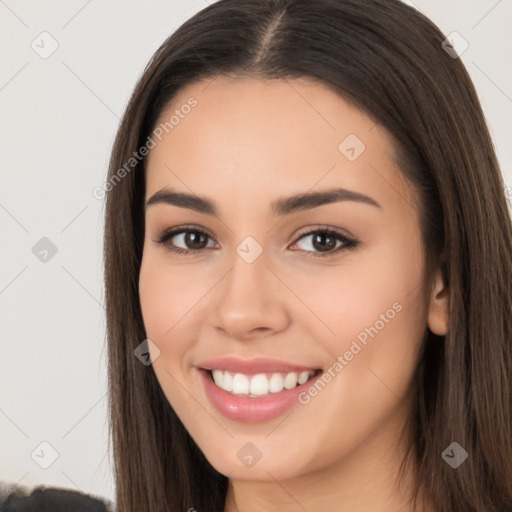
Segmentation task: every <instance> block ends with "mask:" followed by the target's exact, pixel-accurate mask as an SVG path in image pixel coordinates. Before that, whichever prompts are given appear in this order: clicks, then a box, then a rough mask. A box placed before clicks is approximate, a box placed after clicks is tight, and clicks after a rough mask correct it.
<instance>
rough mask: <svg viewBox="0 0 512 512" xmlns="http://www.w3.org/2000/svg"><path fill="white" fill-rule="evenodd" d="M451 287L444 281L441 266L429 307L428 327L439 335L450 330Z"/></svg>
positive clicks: (435, 278)
mask: <svg viewBox="0 0 512 512" xmlns="http://www.w3.org/2000/svg"><path fill="white" fill-rule="evenodd" d="M449 312H450V289H449V288H448V286H447V284H446V283H445V282H444V279H443V273H442V270H441V268H438V270H437V271H436V274H435V277H434V280H433V283H432V291H431V293H430V301H429V308H428V328H429V329H430V330H431V331H432V332H433V333H434V334H437V335H438V336H444V335H445V334H446V333H447V332H448V325H449Z"/></svg>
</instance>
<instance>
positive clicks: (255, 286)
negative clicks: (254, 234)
mask: <svg viewBox="0 0 512 512" xmlns="http://www.w3.org/2000/svg"><path fill="white" fill-rule="evenodd" d="M232 262H233V263H232V267H231V270H230V271H229V272H228V274H227V275H226V276H225V278H224V279H223V282H222V283H221V284H220V285H219V287H218V289H217V296H216V297H215V299H216V301H217V302H216V306H215V315H214V322H215V324H214V325H215V327H216V328H217V329H219V330H222V331H224V332H225V333H227V334H228V335H229V336H230V337H232V338H233V339H236V340H242V341H246V340H250V339H253V338H262V337H266V336H271V335H272V334H275V333H276V332H280V331H282V330H284V329H286V327H287V325H288V323H289V311H288V308H287V305H286V300H287V296H286V290H285V287H284V286H283V284H282V283H281V282H280V281H279V279H277V278H276V276H275V274H274V272H273V271H271V270H270V268H269V267H268V266H267V264H268V261H267V258H266V257H265V252H264V253H263V254H261V255H260V256H259V257H258V258H257V259H256V260H255V261H253V262H252V263H248V262H247V261H245V260H244V259H243V258H241V257H240V256H239V255H238V254H237V253H235V255H234V256H233V259H232Z"/></svg>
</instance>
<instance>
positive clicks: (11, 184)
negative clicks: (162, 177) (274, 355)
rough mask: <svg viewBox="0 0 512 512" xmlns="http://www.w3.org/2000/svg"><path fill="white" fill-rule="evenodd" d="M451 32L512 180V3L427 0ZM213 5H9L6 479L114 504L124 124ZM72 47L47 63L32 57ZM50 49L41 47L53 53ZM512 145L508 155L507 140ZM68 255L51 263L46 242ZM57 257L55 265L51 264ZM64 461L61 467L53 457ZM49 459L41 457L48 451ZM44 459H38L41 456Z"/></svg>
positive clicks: (2, 297) (1, 281) (0, 18)
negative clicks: (168, 42)
mask: <svg viewBox="0 0 512 512" xmlns="http://www.w3.org/2000/svg"><path fill="white" fill-rule="evenodd" d="M407 3H409V4H413V3H414V5H416V7H418V8H419V9H420V10H421V11H422V12H423V13H424V14H426V15H427V16H428V17H430V18H431V19H432V20H433V21H434V22H435V23H437V24H438V25H439V26H440V28H441V29H442V30H443V31H444V32H445V34H449V33H451V32H453V31H457V32H459V33H460V34H461V35H462V36H463V37H464V39H465V40H467V41H468V43H469V48H468V49H467V51H466V52H464V53H463V54H462V57H461V58H462V60H463V62H464V63H465V64H466V66H467V68H468V70H469V72H470V74H471V76H472V78H473V80H474V83H475V85H476V88H477V90H478V93H479V95H480V99H481V101H482V104H483V107H484V110H485V112H486V116H487V119H488V123H489V127H490V129H491V132H492V135H493V137H494V141H495V145H496V149H497V152H498V156H499V159H500V162H501V164H502V168H503V173H504V177H505V181H506V184H507V185H509V186H510V185H512V171H511V152H510V134H511V125H512V116H511V114H512V99H511V98H512V77H511V66H510V62H511V56H512V55H511V54H512V51H511V42H512V36H511V33H512V31H511V14H512V0H472V1H466V0H465V1H462V0H460V1H459V0H451V1H447V0H435V1H434V0H429V1H427V0H415V1H414V2H410V1H408V2H407ZM205 6H206V2H205V0H201V1H199V0H198V1H185V0H180V1H178V0H173V1H163V0H161V1H126V0H123V1H107V0H103V1H99V0H89V1H66V2H64V1H60V2H50V1H40V2H35V1H31V2H28V1H14V0H5V1H3V0H0V44H1V46H2V49H3V53H2V64H1V66H0V101H1V109H2V111H1V116H0V123H1V129H2V132H1V133H2V136H1V139H0V144H1V151H2V166H1V179H2V182H1V189H0V223H1V229H2V252H1V254H2V260H1V266H0V268H1V270H2V272H1V275H0V305H1V326H2V337H1V344H2V345H1V356H2V357H1V359H0V376H1V383H2V386H1V389H0V429H1V445H0V450H1V451H0V461H1V462H0V464H1V467H0V480H1V481H5V482H10V483H18V484H20V485H23V486H27V487H29V488H31V487H33V486H36V485H38V484H41V483H44V484H45V485H52V486H60V487H67V488H70V489H78V490H81V491H84V492H88V493H93V494H97V495H100V496H103V497H106V498H108V499H113V497H114V489H113V479H112V472H111V466H110V462H109V456H108V453H109V448H108V445H107V421H106V418H107V411H106V404H107V400H106V371H105V368H106V365H105V354H106V350H105V341H104V330H105V317H104V310H103V306H102V303H103V285H102V223H103V219H102V215H103V204H102V202H101V201H99V200H97V199H95V198H94V197H93V195H92V191H93V189H94V188H95V187H97V186H99V185H101V184H102V182H103V181H104V179H105V176H106V169H107V162H108V158H109V153H110V149H111V144H112V142H113V138H114V135H115V132H116V129H117V126H118V122H119V118H120V116H121V114H122V112H123V109H124V107H125V105H126V103H127V101H128V97H129V95H130V93H131V91H132V89H133V87H134V85H135V82H136V80H137V78H138V77H139V75H140V73H141V72H142V70H143V67H144V66H145V65H146V63H147V61H148V60H149V58H150V57H151V55H152V54H153V52H154V51H155V50H156V49H157V47H158V46H159V45H160V43H162V42H163V40H164V39H165V38H166V37H167V36H168V35H169V34H171V33H172V32H173V31H174V30H175V29H176V28H177V27H178V26H179V25H180V24H181V23H183V22H184V21H185V20H186V19H188V18H189V17H190V16H191V15H193V14H194V13H195V12H197V11H198V10H200V9H202V8H203V7H205ZM43 31H47V32H49V33H50V34H51V36H52V37H53V38H54V39H55V40H56V41H57V42H58V45H59V47H58V49H57V50H56V51H55V53H53V54H52V55H51V56H50V57H48V58H47V59H42V58H41V57H40V56H39V55H38V54H37V53H36V52H35V51H34V50H33V49H32V47H31V44H32V41H34V40H35V41H36V43H35V44H39V45H40V46H42V45H43V44H44V46H45V48H46V49H48V48H49V40H46V42H45V43H41V42H40V38H39V39H38V36H39V35H40V34H41V32H43ZM38 41H39V43H38ZM507 142H508V144H507ZM42 237H47V238H49V239H50V240H51V241H52V242H53V244H55V246H56V247H57V253H56V254H55V255H54V256H53V257H51V258H50V257H49V256H47V259H48V261H46V262H42V261H40V260H39V259H38V258H37V257H36V256H35V255H34V254H33V252H32V247H33V246H34V245H35V244H36V243H37V242H38V241H39V240H40V239H41V238H42ZM43 256H44V253H43V254H41V257H43ZM43 441H46V442H47V443H49V444H50V445H51V446H52V447H53V448H54V449H55V450H56V451H57V452H58V458H57V459H56V460H55V461H54V462H53V464H52V465H51V466H50V467H48V468H47V469H43V468H41V467H40V465H38V463H36V461H38V462H39V463H40V464H44V462H47V463H48V462H49V461H51V449H50V448H48V447H47V446H46V445H42V446H41V445H40V443H41V442H43ZM34 450H35V452H34ZM33 452H34V455H33V458H32V456H31V454H32V453H33Z"/></svg>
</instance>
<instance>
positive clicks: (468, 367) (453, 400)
mask: <svg viewBox="0 0 512 512" xmlns="http://www.w3.org/2000/svg"><path fill="white" fill-rule="evenodd" d="M444 39H445V36H444V35H443V34H442V32H441V31H440V30H439V29H438V28H437V27H436V26H435V25H434V24H433V23H432V22H431V21H429V20H428V19H427V18H425V17H424V16H423V15H421V14H420V13H419V12H417V11H416V10H414V9H413V8H410V7H408V6H407V5H404V4H402V3H401V2H399V1H397V0H315V1H311V0H220V1H218V2H216V3H213V4H212V5H210V6H208V7H206V8H205V9H203V10H202V11H200V12H199V13H197V14H195V15H194V16H193V17H192V18H190V19H189V20H188V21H186V22H185V23H184V24H183V25H182V26H181V27H180V28H179V29H178V30H177V31H176V32H175V33H174V34H172V35H171V36H170V37H169V38H168V39H167V40H166V41H165V42H164V43H163V44H162V45H161V47H160V48H159V49H158V50H157V51H156V53H155V54H154V56H153V57H152V59H151V61H150V62H149V63H148V65H147V67H146V68H145V70H144V72H143V74H142V76H141V78H140V79H139V82H138V84H137V86H136V88H135V90H134V92H133V95H132V96H131V99H130V102H129V104H128V106H127V108H126V112H125V114H124V116H123V118H122V121H121V124H120V127H119V130H118V133H117V137H116V140H115V143H114V147H113V152H112V156H111V160H110V167H109V173H108V180H107V184H106V185H105V191H107V192H108V193H107V197H106V212H105V215H106V216H105V240H104V251H105V252H104V258H105V300H106V308H107V338H108V370H109V407H110V424H111V431H110V433H111V442H112V448H113V456H114V472H115V482H116V489H117V490H116V492H117V495H116V505H117V510H118V512H141V511H144V510H151V511H152V512H170V511H172V512H174V511H185V510H188V509H189V508H195V509H197V510H199V511H201V510H207V511H209V512H211V511H217V510H219V511H221V510H223V507H224V500H225V495H226V490H227V477H225V476H224V475H221V474H220V473H218V472H217V471H216V470H215V469H214V468H213V467H212V466H211V465H210V464H209V462H208V461H207V460H206V459H205V457H204V456H203V454H202V453H201V451H200V450H199V449H198V447H197V446H196V444H195V443H194V442H193V440H192V439H191V438H190V436H189V434H188V433H187V431H186V429H185V428H184V426H183V425H182V423H181V422H180V420H179V419H178V417H177V416H176V414H175V413H174V411H173V409H172V407H171V406H170V404H169V403H168V401H167V399H166V397H165V396H164V394H163V392H162V390H161V388H160V386H159V383H158V381H157V379H156V376H155V374H154V371H153V369H152V367H151V366H145V365H143V364H141V362H140V361H139V360H138V359H137V358H136V357H135V356H134V350H135V348H136V347H137V346H138V345H140V343H141V342H142V341H143V340H144V339H145V338H146V335H145V330H144V325H143V321H142V315H141V308H140V303H139V295H138V276H139V269H140V265H141V258H142V248H143V239H144V212H143V199H144V194H145V180H144V173H145V170H144V164H145V160H144V159H143V158H141V159H139V160H138V161H137V162H136V164H135V165H132V168H131V169H130V168H127V167H126V162H127V161H129V159H130V157H132V155H133V154H134V153H136V152H137V151H138V150H139V148H141V147H142V146H144V145H145V144H146V141H147V138H148V136H149V135H150V134H151V133H152V130H153V129H154V127H155V123H156V122H157V120H158V118H159V116H160V114H161V113H162V111H163V109H164V108H166V107H167V106H168V104H169V102H170V101H171V100H172V99H173V98H174V97H175V95H176V93H177V92H178V91H179V90H180V89H182V88H183V87H184V86H186V85H187V84H191V83H192V82H194V81H197V80H201V79H205V78H215V77H217V76H228V75H231V76H241V75H247V76H252V77H259V78H264V79H272V78H292V79H293V78H294V77H297V78H298V77H310V78H314V79H316V80H318V81H320V82H321V83H323V84H324V85H327V86H329V87H333V88H334V89H335V90H336V91H337V92H339V94H341V95H342V96H343V97H344V98H345V99H348V100H349V101H351V102H353V103H354V104H356V105H358V106H359V107H360V108H361V109H362V110H363V111H364V112H365V113H367V114H368V115H369V116H371V117H372V118H373V119H374V120H375V121H376V122H377V123H379V124H380V125H382V126H384V127H385V128H386V129H387V130H388V131H389V132H390V133H391V134H392V135H393V136H394V139H395V140H396V153H397V161H398V163H399V164H400V166H401V169H402V172H403V175H404V177H405V178H406V179H407V180H408V181H409V183H411V184H412V185H413V186H414V187H415V189H416V190H417V192H418V194H419V197H420V201H419V205H418V208H419V209H420V212H421V230H422V234H423V240H424V247H425V252H426V255H427V262H428V267H427V269H426V273H425V283H427V284H428V282H429V279H428V278H429V275H430V271H431V270H432V269H434V268H435V267H436V266H437V265H440V266H441V268H442V270H443V275H444V278H445V281H446V283H447V284H448V285H449V289H450V326H449V332H448V334H447V335H446V336H443V337H441V336H436V335H434V334H433V333H432V332H430V331H429V330H428V329H427V332H426V333H425V340H424V344H423V348H422V352H421V357H420V359H419V361H418V364H417V371H416V373H415V378H414V382H413V385H414V389H415V401H414V404H415V409H414V410H413V411H411V418H410V423H409V424H408V425H407V428H408V429H409V431H410V439H411V441H410V445H409V450H408V456H407V457H406V459H404V464H403V470H404V471H405V467H406V464H405V463H406V460H410V461H411V462H412V463H413V464H414V466H415V467H417V468H418V469H417V475H418V482H417V487H416V489H415V495H416V496H418V495H419V493H420V492H421V489H423V488H424V489H425V490H426V496H427V497H428V498H429V499H430V502H431V504H433V505H434V506H435V508H436V509H437V510H439V511H442V512H445V511H446V512H447V511H450V512H452V511H464V512H484V511H485V512H492V511H495V512H504V511H512V489H511V487H512V381H511V371H512V339H511V337H512V229H511V222H510V217H509V212H508V207H507V202H506V198H505V194H504V183H503V178H502V175H501V173H500V170H499V166H498V163H497V159H496V156H495V152H494V149H493V145H492V142H491V138H490V136H489V132H488V129H487V126H486V124H485V121H484V115H483V113H482V109H481V106H480V103H479V100H478V97H477V94H476V92H475V90H474V87H473V85H472V83H471V80H470V78H469V76H468V74H467V72H466V70H465V68H464V66H463V64H462V63H461V61H460V59H458V58H453V56H450V55H449V54H448V53H447V52H446V51H445V50H444V49H443V47H442V42H443V40H444ZM185 150H186V149H185ZM132 164H133V162H132ZM123 166H124V169H125V171H124V172H121V171H120V169H122V168H123ZM426 288H428V287H427V286H426ZM453 441H456V442H457V443H459V444H460V445H461V446H462V447H463V448H464V449H465V450H466V451H467V452H468V454H469V458H468V460H467V461H466V462H465V463H463V464H462V465H460V466H459V467H458V468H457V469H452V468H451V467H450V466H449V465H448V464H447V463H446V462H445V461H444V460H443V458H442V457H441V454H442V452H443V451H444V450H445V449H446V448H447V446H449V445H450V443H452V442H453ZM415 504H416V501H415V502H414V505H415Z"/></svg>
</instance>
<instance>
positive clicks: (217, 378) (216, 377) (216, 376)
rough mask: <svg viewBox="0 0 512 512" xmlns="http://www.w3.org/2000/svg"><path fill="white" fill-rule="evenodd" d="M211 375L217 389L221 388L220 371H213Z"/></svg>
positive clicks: (222, 379) (222, 376)
mask: <svg viewBox="0 0 512 512" xmlns="http://www.w3.org/2000/svg"><path fill="white" fill-rule="evenodd" d="M212 375H213V380H214V381H215V384H217V386H219V388H222V383H223V382H224V374H223V373H222V372H221V371H220V370H213V372H212Z"/></svg>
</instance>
